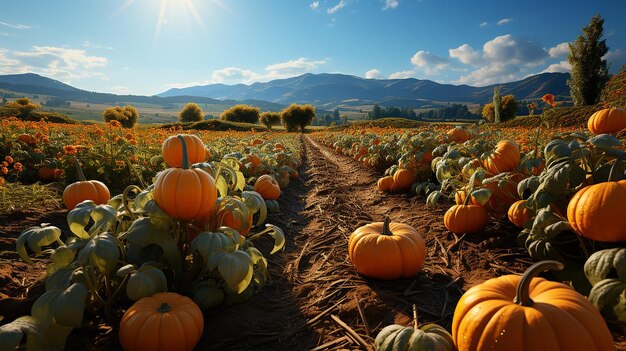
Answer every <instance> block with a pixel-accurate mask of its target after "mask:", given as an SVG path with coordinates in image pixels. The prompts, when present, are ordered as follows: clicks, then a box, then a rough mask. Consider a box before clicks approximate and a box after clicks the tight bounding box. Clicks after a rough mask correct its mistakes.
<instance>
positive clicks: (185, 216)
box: [154, 135, 217, 221]
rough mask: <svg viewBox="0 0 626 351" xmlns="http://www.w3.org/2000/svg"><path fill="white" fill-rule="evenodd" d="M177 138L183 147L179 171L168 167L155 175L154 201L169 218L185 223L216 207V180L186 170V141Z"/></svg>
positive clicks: (194, 169) (187, 164)
mask: <svg viewBox="0 0 626 351" xmlns="http://www.w3.org/2000/svg"><path fill="white" fill-rule="evenodd" d="M178 138H179V140H180V141H181V145H182V157H181V159H182V164H181V166H182V168H168V169H166V170H165V171H163V172H160V173H158V174H157V176H156V182H155V184H154V200H155V201H156V203H157V205H158V206H159V207H160V208H161V209H162V210H163V211H165V213H167V214H168V215H169V216H170V217H172V218H175V219H179V220H184V221H190V220H193V219H201V218H203V217H206V216H208V215H209V214H210V213H211V212H212V211H213V209H214V208H215V202H216V201H217V188H216V186H215V180H214V179H213V177H212V176H211V175H210V174H209V173H208V172H205V171H203V170H201V169H198V168H191V169H190V168H189V159H188V157H187V145H186V144H187V142H186V141H185V139H184V138H183V136H182V135H179V136H178Z"/></svg>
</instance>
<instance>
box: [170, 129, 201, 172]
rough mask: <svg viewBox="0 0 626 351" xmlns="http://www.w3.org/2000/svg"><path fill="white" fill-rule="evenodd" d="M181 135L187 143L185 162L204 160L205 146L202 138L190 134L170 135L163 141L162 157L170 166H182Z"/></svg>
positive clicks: (192, 162)
mask: <svg viewBox="0 0 626 351" xmlns="http://www.w3.org/2000/svg"><path fill="white" fill-rule="evenodd" d="M178 136H181V137H182V138H183V139H184V140H185V143H186V145H187V157H188V159H187V162H188V163H189V164H194V163H198V162H204V161H205V159H206V148H205V146H204V143H203V142H202V139H200V138H199V137H197V136H195V135H192V134H179V135H172V136H170V137H169V138H167V139H165V141H164V142H163V147H162V150H163V159H165V163H167V165H168V166H170V167H182V165H183V158H182V155H183V146H182V143H181V140H182V139H181V138H179V137H178Z"/></svg>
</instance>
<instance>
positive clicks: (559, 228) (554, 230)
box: [543, 221, 572, 239]
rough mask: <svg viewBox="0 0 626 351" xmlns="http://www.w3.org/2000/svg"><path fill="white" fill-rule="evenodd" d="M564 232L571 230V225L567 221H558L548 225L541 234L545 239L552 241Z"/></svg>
mask: <svg viewBox="0 0 626 351" xmlns="http://www.w3.org/2000/svg"><path fill="white" fill-rule="evenodd" d="M566 230H572V225H571V224H569V222H568V221H559V222H556V223H552V224H550V225H548V226H547V227H546V228H545V229H544V230H543V232H544V233H545V237H546V238H548V239H552V238H554V237H556V236H557V235H559V234H561V233H562V232H564V231H566Z"/></svg>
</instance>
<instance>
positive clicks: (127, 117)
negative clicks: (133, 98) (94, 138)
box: [102, 106, 139, 128]
mask: <svg viewBox="0 0 626 351" xmlns="http://www.w3.org/2000/svg"><path fill="white" fill-rule="evenodd" d="M102 118H104V121H105V122H107V123H109V122H110V121H113V120H115V121H118V122H120V123H121V124H122V127H124V128H132V127H134V126H135V124H137V120H138V119H139V112H137V109H136V108H135V107H133V106H124V107H121V106H115V107H109V108H107V109H106V110H104V111H103V112H102Z"/></svg>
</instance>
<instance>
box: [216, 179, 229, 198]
mask: <svg viewBox="0 0 626 351" xmlns="http://www.w3.org/2000/svg"><path fill="white" fill-rule="evenodd" d="M215 187H216V188H217V193H218V194H219V196H220V197H226V196H228V182H227V181H226V179H225V178H224V177H218V178H217V181H216V182H215Z"/></svg>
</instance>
